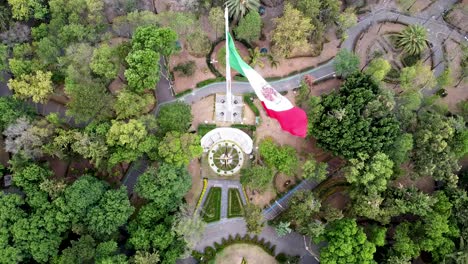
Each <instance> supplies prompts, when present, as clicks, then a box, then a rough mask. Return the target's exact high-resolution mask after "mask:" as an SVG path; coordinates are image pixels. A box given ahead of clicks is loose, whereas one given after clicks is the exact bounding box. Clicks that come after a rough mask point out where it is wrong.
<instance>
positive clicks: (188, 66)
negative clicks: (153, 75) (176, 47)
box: [174, 60, 197, 77]
mask: <svg viewBox="0 0 468 264" xmlns="http://www.w3.org/2000/svg"><path fill="white" fill-rule="evenodd" d="M196 69H197V66H196V65H195V62H194V61H192V60H191V61H188V62H186V63H179V64H177V66H175V67H174V71H178V72H180V73H181V75H182V76H187V77H188V76H192V75H193V74H194V73H195V70H196Z"/></svg>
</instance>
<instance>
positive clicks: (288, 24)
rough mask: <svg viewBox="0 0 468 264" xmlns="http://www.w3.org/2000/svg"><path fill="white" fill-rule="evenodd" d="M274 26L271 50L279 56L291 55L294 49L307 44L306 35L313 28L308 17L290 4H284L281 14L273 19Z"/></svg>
mask: <svg viewBox="0 0 468 264" xmlns="http://www.w3.org/2000/svg"><path fill="white" fill-rule="evenodd" d="M274 23H275V25H276V28H275V29H274V31H273V35H272V38H271V40H272V41H273V43H274V44H273V51H274V52H275V53H276V54H277V55H278V56H281V57H288V56H290V55H292V53H293V51H294V50H295V49H298V48H299V49H300V48H304V47H305V46H306V45H307V37H308V36H309V34H310V33H311V32H312V31H313V30H314V26H313V25H312V24H311V23H310V19H308V18H306V17H304V15H303V14H302V13H301V11H299V10H297V9H294V8H293V7H292V6H291V5H290V4H286V5H285V6H284V13H283V16H281V17H279V18H275V19H274Z"/></svg>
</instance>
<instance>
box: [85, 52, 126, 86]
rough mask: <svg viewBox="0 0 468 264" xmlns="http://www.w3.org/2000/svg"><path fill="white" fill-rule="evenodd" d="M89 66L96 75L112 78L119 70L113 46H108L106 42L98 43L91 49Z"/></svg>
mask: <svg viewBox="0 0 468 264" xmlns="http://www.w3.org/2000/svg"><path fill="white" fill-rule="evenodd" d="M89 66H90V67H91V70H93V72H94V73H96V74H97V75H100V76H102V77H104V78H106V79H108V80H112V79H114V78H115V77H116V76H117V73H118V71H119V62H118V58H117V56H116V55H115V52H114V48H111V47H109V45H107V44H102V45H100V46H99V47H98V48H97V49H95V50H94V51H93V57H92V59H91V63H90V64H89Z"/></svg>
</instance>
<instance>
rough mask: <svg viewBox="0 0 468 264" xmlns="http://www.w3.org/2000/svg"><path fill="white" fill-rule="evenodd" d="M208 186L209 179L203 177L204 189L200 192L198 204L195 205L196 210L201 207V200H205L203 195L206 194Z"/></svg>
mask: <svg viewBox="0 0 468 264" xmlns="http://www.w3.org/2000/svg"><path fill="white" fill-rule="evenodd" d="M207 187H208V180H207V179H203V189H202V192H201V194H200V197H199V198H198V202H197V206H195V212H196V211H197V210H198V208H199V207H200V205H201V202H202V200H203V196H204V195H205V192H206V188H207Z"/></svg>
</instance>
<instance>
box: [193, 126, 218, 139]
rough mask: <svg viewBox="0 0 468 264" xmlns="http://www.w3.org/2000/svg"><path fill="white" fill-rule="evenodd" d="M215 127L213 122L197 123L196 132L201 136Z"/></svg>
mask: <svg viewBox="0 0 468 264" xmlns="http://www.w3.org/2000/svg"><path fill="white" fill-rule="evenodd" d="M215 128H216V125H215V124H199V125H198V127H197V133H198V135H199V136H200V137H203V136H204V135H206V133H208V132H210V131H211V130H213V129H215Z"/></svg>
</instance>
